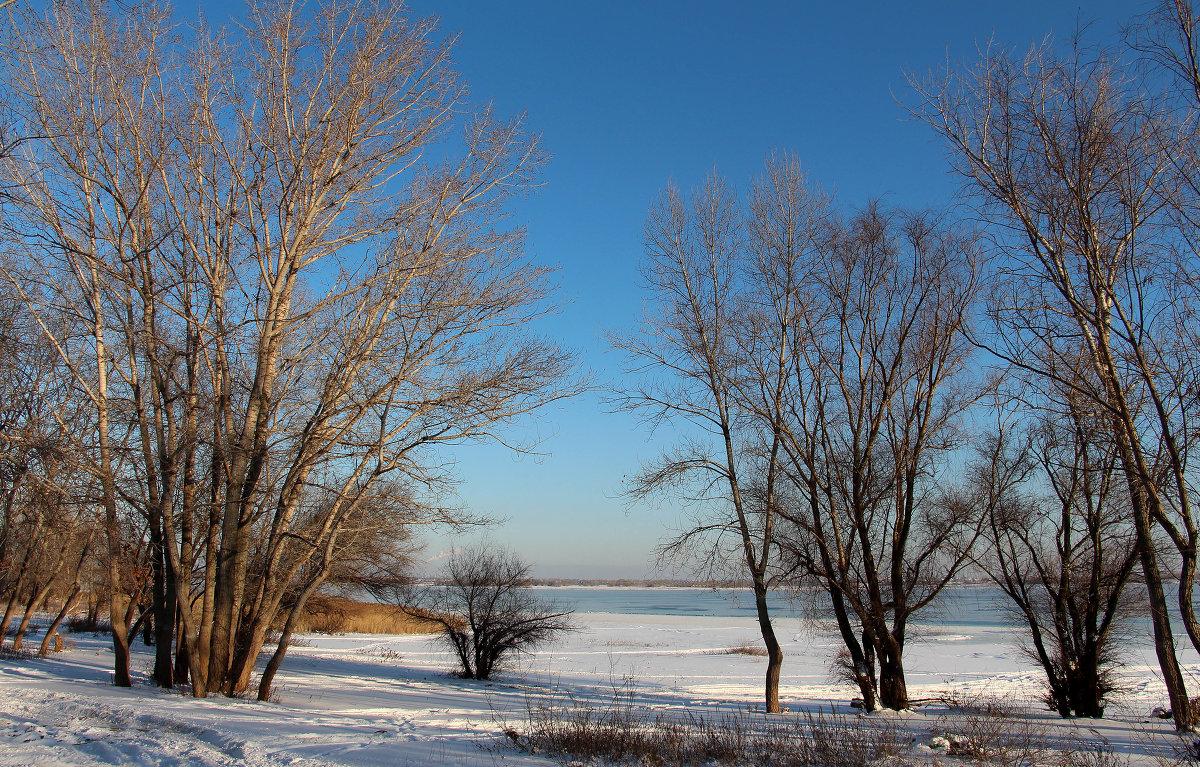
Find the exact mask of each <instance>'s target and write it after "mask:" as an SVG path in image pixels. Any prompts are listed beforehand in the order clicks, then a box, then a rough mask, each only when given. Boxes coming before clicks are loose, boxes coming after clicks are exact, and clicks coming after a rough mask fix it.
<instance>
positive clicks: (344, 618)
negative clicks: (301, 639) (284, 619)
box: [296, 597, 440, 634]
mask: <svg viewBox="0 0 1200 767" xmlns="http://www.w3.org/2000/svg"><path fill="white" fill-rule="evenodd" d="M439 630H440V627H439V626H438V625H437V624H436V623H434V622H433V621H429V620H423V619H421V618H417V617H415V616H412V615H409V614H407V613H405V612H404V611H403V610H401V609H400V608H399V607H396V606H395V605H381V604H376V603H374V602H355V601H353V600H350V599H338V598H335V597H322V598H320V599H311V600H309V602H308V605H307V606H306V607H305V609H304V613H303V615H302V616H301V618H300V620H299V621H298V622H297V625H296V632H297V633H303V634H307V633H318V634H434V633H437V632H438V631H439Z"/></svg>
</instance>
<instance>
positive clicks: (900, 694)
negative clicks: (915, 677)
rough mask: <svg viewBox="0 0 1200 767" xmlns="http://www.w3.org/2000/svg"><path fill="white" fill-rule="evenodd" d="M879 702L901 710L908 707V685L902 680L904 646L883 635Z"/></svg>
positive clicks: (880, 657)
mask: <svg viewBox="0 0 1200 767" xmlns="http://www.w3.org/2000/svg"><path fill="white" fill-rule="evenodd" d="M880 645H881V647H880V654H879V702H880V703H882V704H883V705H884V706H885V707H887V708H890V709H893V710H896V711H902V710H904V709H906V708H908V686H907V685H906V684H905V682H904V646H903V645H902V644H900V643H899V642H897V641H896V640H895V638H893V637H890V636H885V637H884V638H883V641H882V642H880Z"/></svg>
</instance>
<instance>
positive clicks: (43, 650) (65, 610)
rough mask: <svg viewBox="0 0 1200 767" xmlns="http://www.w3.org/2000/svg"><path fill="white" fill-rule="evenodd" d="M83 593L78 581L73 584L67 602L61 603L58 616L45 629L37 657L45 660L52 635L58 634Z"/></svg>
mask: <svg viewBox="0 0 1200 767" xmlns="http://www.w3.org/2000/svg"><path fill="white" fill-rule="evenodd" d="M82 593H83V587H82V586H81V585H80V584H79V582H78V580H77V581H76V582H75V589H74V590H73V591H72V592H71V596H69V597H68V598H67V601H65V602H63V606H62V609H61V610H59V611H58V615H56V616H54V620H53V621H51V622H50V625H49V626H48V627H47V628H46V636H44V637H42V643H41V645H39V646H38V655H39V656H40V657H42V658H45V657H46V655H47V653H49V652H50V642H51V641H53V639H54V635H55V634H57V633H58V627H59V626H61V625H62V622H63V621H64V620H65V619H66V617H67V616H68V615H69V614H70V613H71V610H73V609H74V608H75V603H76V602H78V601H79V596H80V595H81V594H82Z"/></svg>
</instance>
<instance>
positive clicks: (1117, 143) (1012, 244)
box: [914, 44, 1197, 729]
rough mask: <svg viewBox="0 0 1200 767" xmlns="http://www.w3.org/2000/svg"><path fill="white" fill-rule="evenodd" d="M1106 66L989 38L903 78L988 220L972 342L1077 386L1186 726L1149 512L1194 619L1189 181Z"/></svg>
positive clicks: (1180, 143)
mask: <svg viewBox="0 0 1200 767" xmlns="http://www.w3.org/2000/svg"><path fill="white" fill-rule="evenodd" d="M1121 71H1122V68H1121V65H1120V63H1119V62H1118V61H1116V60H1114V58H1113V57H1111V56H1107V55H1105V54H1103V53H1099V54H1092V53H1089V52H1086V51H1084V50H1083V49H1081V48H1078V47H1077V49H1076V50H1075V51H1074V53H1073V55H1070V56H1067V57H1061V58H1060V57H1058V56H1056V55H1054V53H1053V52H1052V50H1051V49H1050V47H1049V45H1048V44H1047V45H1042V46H1038V47H1035V48H1034V49H1033V50H1031V51H1030V52H1029V53H1028V54H1027V55H1025V56H1024V57H1013V56H1010V55H1009V54H1007V53H1005V52H1003V51H996V50H987V51H985V52H984V53H983V54H982V57H981V60H980V61H979V62H978V63H977V64H975V65H973V66H971V67H965V68H962V69H958V70H954V71H951V72H948V73H944V74H943V75H939V76H936V77H931V78H929V79H927V80H926V81H924V82H920V81H916V80H915V79H914V86H915V88H916V91H917V93H918V98H919V99H920V106H918V107H917V108H916V111H917V113H918V114H919V115H920V116H921V117H923V118H924V119H925V120H926V121H928V123H929V124H930V125H931V126H933V127H934V128H935V130H937V132H938V133H939V134H941V135H942V137H943V138H944V139H945V141H946V145H947V147H948V149H949V152H950V156H951V160H952V162H953V164H954V167H955V168H956V169H957V170H958V171H959V172H960V173H961V174H962V175H963V177H964V178H965V179H966V182H967V189H968V192H969V193H970V194H971V196H972V197H973V198H974V199H975V200H976V201H977V202H978V203H979V207H980V211H981V214H982V215H983V216H984V218H985V219H986V220H987V221H988V222H989V223H990V224H991V226H992V232H993V236H994V243H995V253H996V255H995V258H994V259H993V261H992V265H991V274H990V275H989V276H990V277H991V279H992V282H993V284H994V285H995V290H994V291H993V294H992V296H991V301H990V313H991V315H992V317H993V320H994V322H995V324H996V326H997V328H998V332H997V334H996V336H995V337H994V338H993V339H992V340H991V341H989V342H987V343H988V344H989V345H990V346H991V348H992V350H993V351H994V352H995V353H996V354H997V355H999V356H1000V357H1001V358H1002V359H1003V360H1005V361H1006V363H1008V364H1012V365H1014V366H1016V367H1017V368H1019V369H1022V370H1024V371H1028V372H1030V373H1033V374H1035V375H1037V376H1041V377H1044V378H1045V379H1047V380H1050V381H1052V382H1053V383H1054V385H1055V386H1058V387H1061V388H1062V389H1063V390H1065V391H1073V392H1075V393H1076V394H1077V395H1078V396H1079V397H1081V398H1083V399H1084V400H1085V401H1086V402H1088V403H1090V404H1089V406H1090V407H1093V408H1095V409H1096V411H1097V412H1098V413H1099V414H1101V417H1102V418H1103V419H1104V422H1105V423H1106V425H1107V429H1108V432H1109V437H1108V438H1109V439H1111V441H1112V444H1113V445H1114V446H1115V449H1116V450H1117V454H1118V456H1119V458H1120V466H1121V469H1122V473H1123V476H1124V479H1125V482H1126V484H1127V490H1128V497H1129V504H1130V508H1131V510H1132V515H1133V522H1134V525H1135V529H1136V533H1137V538H1138V549H1139V552H1140V556H1141V570H1142V576H1143V578H1144V580H1145V582H1146V586H1147V589H1148V591H1149V599H1150V609H1151V615H1152V617H1153V621H1154V636H1155V648H1156V652H1157V655H1158V660H1159V664H1160V667H1161V669H1162V672H1163V677H1164V680H1165V681H1166V683H1167V688H1168V690H1169V693H1170V699H1171V706H1172V710H1173V711H1174V716H1175V722H1176V726H1177V727H1179V728H1181V729H1184V728H1187V727H1190V720H1191V717H1190V714H1189V708H1190V703H1189V700H1188V696H1187V692H1186V689H1185V685H1184V679H1183V676H1182V674H1181V671H1180V669H1179V664H1178V660H1177V658H1176V655H1175V648H1174V637H1173V635H1172V628H1171V621H1170V615H1169V613H1168V610H1167V603H1166V596H1165V593H1164V586H1163V580H1164V578H1163V573H1162V567H1163V565H1162V563H1161V555H1160V553H1159V551H1158V542H1157V540H1156V536H1155V534H1154V533H1155V531H1154V526H1155V524H1156V523H1157V525H1159V526H1160V527H1161V528H1162V529H1163V530H1165V531H1166V532H1167V533H1168V534H1169V535H1170V537H1171V538H1172V540H1173V541H1174V542H1175V544H1176V550H1177V551H1178V552H1179V553H1180V554H1181V556H1182V557H1183V572H1182V575H1181V580H1180V583H1181V587H1182V588H1181V590H1180V597H1181V599H1183V598H1184V595H1185V594H1186V595H1188V597H1187V600H1186V602H1187V604H1182V603H1181V606H1182V607H1183V609H1184V612H1185V621H1184V623H1185V626H1186V627H1187V628H1188V630H1189V634H1194V629H1195V621H1194V618H1193V619H1189V618H1187V617H1186V615H1187V613H1190V612H1191V611H1192V609H1193V607H1192V606H1191V599H1190V589H1191V586H1190V584H1191V583H1192V581H1193V580H1194V574H1195V563H1196V556H1195V553H1196V551H1197V546H1196V544H1197V537H1196V529H1197V528H1196V524H1195V519H1194V512H1193V510H1192V504H1191V501H1190V495H1191V493H1190V490H1191V481H1190V479H1189V466H1188V453H1189V446H1190V435H1191V433H1193V431H1194V430H1193V429H1189V428H1188V426H1187V424H1188V423H1189V422H1190V420H1191V419H1190V416H1191V415H1192V414H1193V413H1194V411H1195V407H1196V402H1197V400H1196V399H1195V397H1194V394H1193V393H1194V391H1195V385H1194V383H1195V381H1196V380H1197V376H1196V372H1197V367H1196V363H1197V360H1196V357H1195V353H1194V349H1195V347H1194V345H1193V344H1192V342H1191V339H1193V338H1195V337H1196V332H1195V330H1196V329H1195V327H1194V320H1193V319H1192V315H1193V312H1192V309H1191V307H1192V306H1193V305H1194V303H1193V302H1194V295H1193V291H1192V290H1191V287H1190V284H1189V282H1188V280H1186V279H1183V280H1181V279H1180V277H1181V275H1186V274H1191V273H1194V256H1192V255H1190V254H1189V252H1188V251H1187V250H1185V249H1181V248H1179V247H1178V245H1179V244H1180V242H1181V240H1183V241H1186V237H1183V238H1181V237H1180V230H1179V228H1178V227H1177V222H1178V220H1177V217H1176V216H1175V215H1174V211H1176V210H1177V209H1178V208H1177V206H1176V205H1175V203H1173V202H1172V201H1173V200H1179V199H1180V198H1181V197H1182V196H1185V195H1186V194H1187V193H1188V184H1187V183H1186V182H1185V179H1186V178H1187V177H1188V175H1189V172H1181V168H1180V163H1181V162H1182V163H1184V164H1187V163H1188V159H1187V158H1188V155H1189V152H1187V151H1186V150H1187V146H1188V141H1187V140H1186V135H1184V134H1180V133H1179V131H1177V130H1175V129H1173V127H1172V118H1171V113H1170V110H1168V109H1166V108H1165V105H1164V104H1163V103H1161V102H1154V101H1151V100H1149V99H1147V98H1146V96H1145V95H1144V94H1145V91H1144V90H1142V89H1141V88H1135V87H1133V86H1132V85H1131V84H1130V83H1129V82H1128V81H1127V80H1126V79H1125V78H1124V77H1123V76H1122V74H1121ZM1183 170H1184V171H1186V168H1185V169H1183ZM1080 349H1082V350H1083V354H1082V357H1080V355H1079V350H1080ZM1076 360H1078V361H1079V364H1073V363H1074V362H1075V361H1076ZM1193 641H1195V636H1193Z"/></svg>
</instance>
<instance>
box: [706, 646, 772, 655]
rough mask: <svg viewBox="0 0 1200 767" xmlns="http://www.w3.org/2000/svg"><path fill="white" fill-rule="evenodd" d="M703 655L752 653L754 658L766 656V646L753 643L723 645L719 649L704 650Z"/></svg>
mask: <svg viewBox="0 0 1200 767" xmlns="http://www.w3.org/2000/svg"><path fill="white" fill-rule="evenodd" d="M704 654H705V655H753V656H754V657H756V658H765V657H767V648H765V647H759V646H758V645H755V644H743V645H738V646H737V647H725V648H722V649H720V650H706V651H705V652H704Z"/></svg>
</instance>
